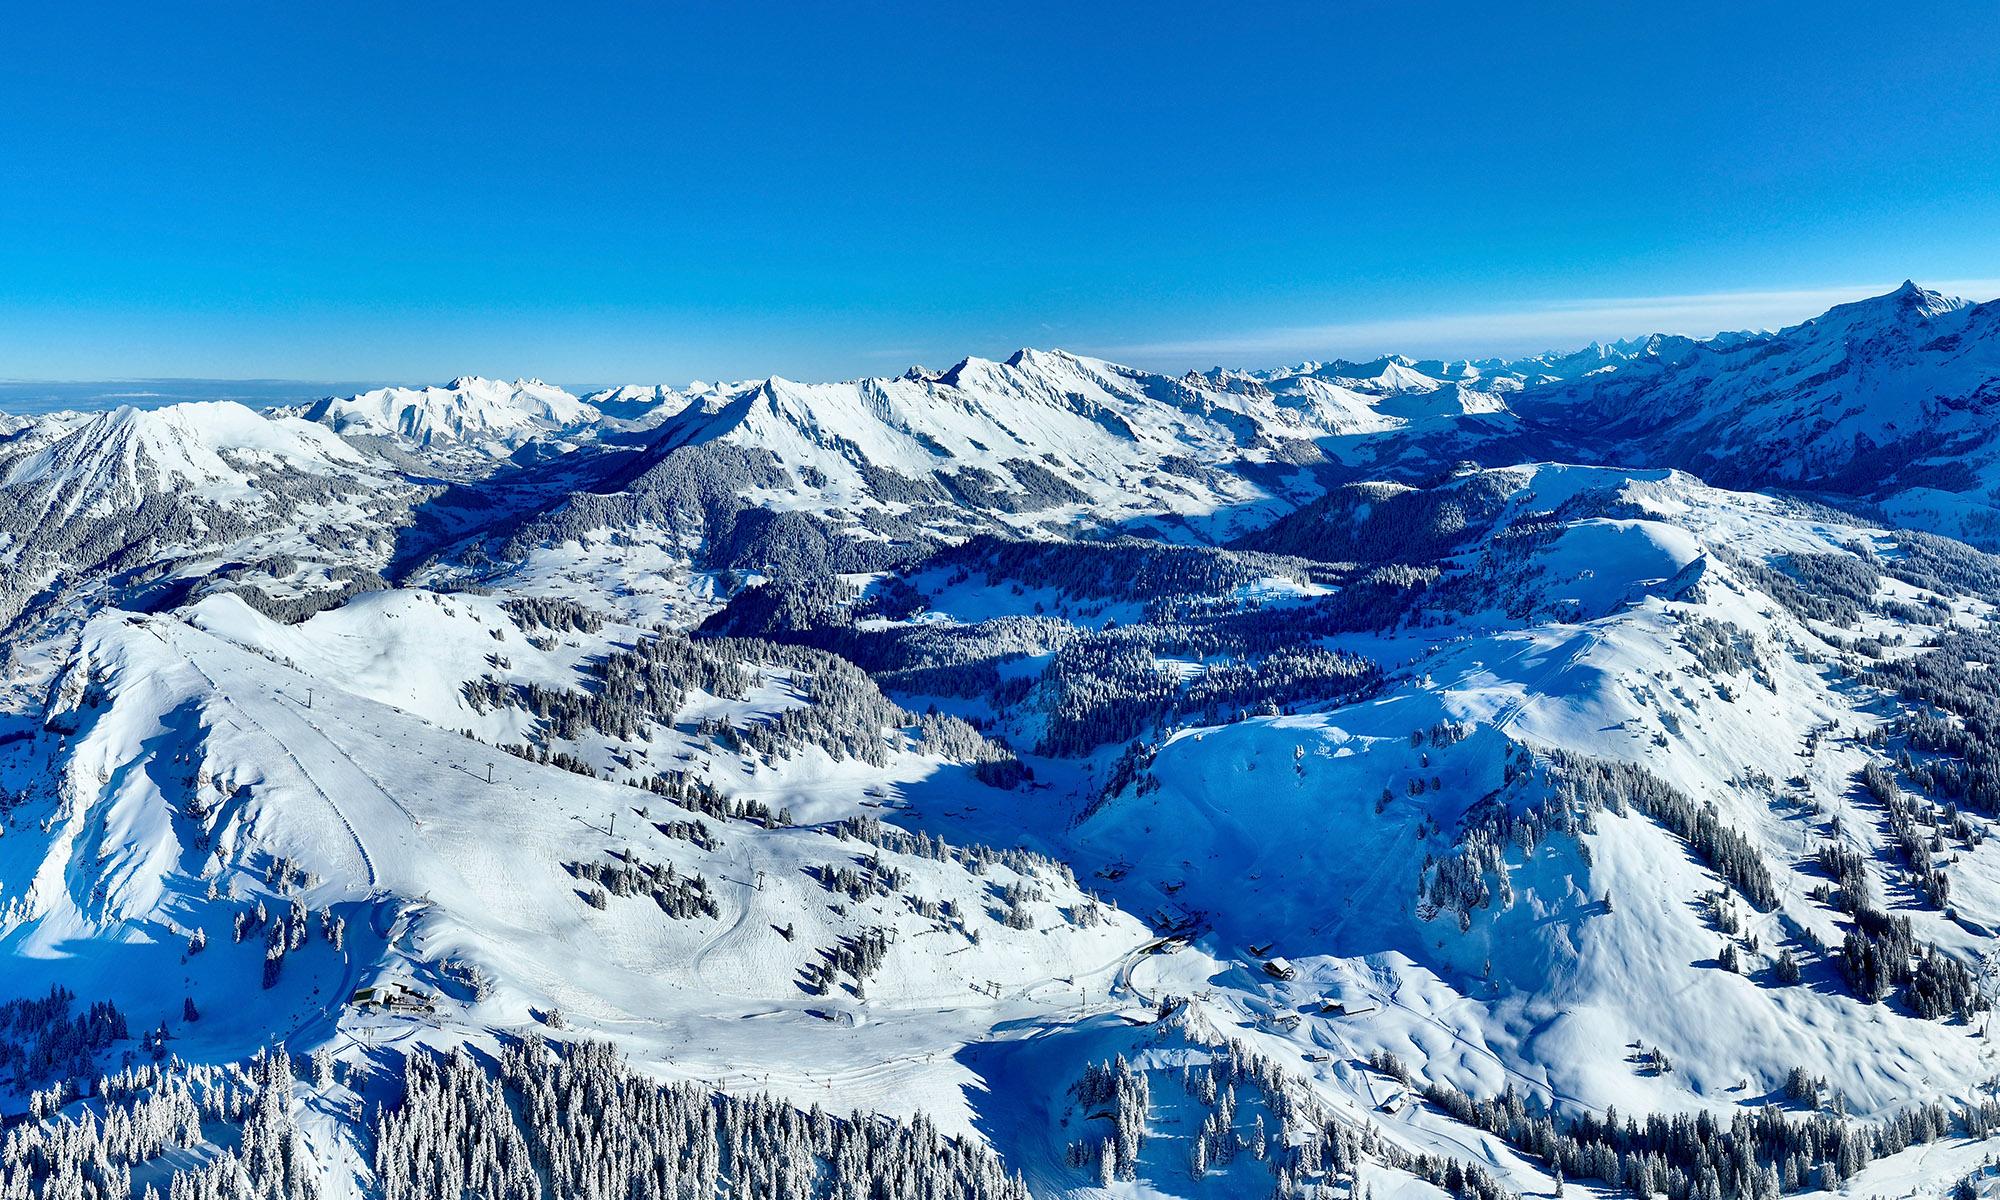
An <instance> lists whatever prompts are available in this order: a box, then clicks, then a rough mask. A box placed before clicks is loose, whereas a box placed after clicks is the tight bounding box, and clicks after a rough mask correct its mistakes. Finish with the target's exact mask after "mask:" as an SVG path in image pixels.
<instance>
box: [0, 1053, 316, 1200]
mask: <svg viewBox="0 0 2000 1200" xmlns="http://www.w3.org/2000/svg"><path fill="white" fill-rule="evenodd" d="M292 1087H293V1075H292V1064H291V1058H290V1057H289V1056H288V1055H286V1054H285V1053H284V1052H283V1050H282V1049H279V1050H277V1051H273V1052H265V1053H259V1054H258V1055H257V1057H256V1058H254V1059H252V1060H251V1061H250V1062H249V1063H248V1064H247V1065H244V1066H238V1065H236V1064H228V1065H221V1066H214V1065H196V1064H190V1063H185V1062H182V1061H180V1060H179V1059H172V1060H169V1061H168V1062H166V1063H164V1064H159V1065H148V1066H141V1067H134V1068H128V1069H126V1070H123V1071H120V1072H119V1073H118V1074H116V1075H112V1076H109V1077H106V1078H103V1079H100V1080H98V1081H97V1084H96V1088H95V1092H96V1096H97V1098H98V1103H97V1104H96V1105H95V1106H93V1107H88V1108H84V1109H83V1110H82V1111H81V1112H79V1113H77V1114H75V1115H71V1114H69V1113H67V1112H64V1113H55V1112H53V1111H52V1108H51V1106H49V1105H46V1104H43V1103H40V1102H38V1103H37V1104H35V1105H34V1106H33V1108H32V1110H31V1119H30V1120H27V1121H22V1122H18V1123H15V1124H13V1125H10V1126H9V1127H8V1128H7V1130H6V1132H5V1134H4V1135H0V1196H4V1197H6V1198H7V1200H29V1198H30V1197H35V1198H47V1200H55V1198H57V1197H60V1198H62V1200H131V1197H132V1196H133V1195H134V1191H133V1184H132V1173H133V1169H134V1168H135V1167H145V1168H149V1169H154V1170H159V1169H160V1168H162V1167H163V1160H165V1159H167V1157H168V1156H169V1155H176V1156H185V1155H186V1153H187V1152H189V1151H195V1150H205V1151H208V1153H207V1154H206V1156H205V1157H204V1158H203V1159H202V1161H201V1162H200V1164H199V1165H198V1166H194V1167H191V1168H186V1169H182V1170H178V1171H175V1172H173V1173H172V1174H170V1175H166V1176H165V1178H164V1182H165V1184H166V1200H243V1198H244V1197H251V1196H254V1197H258V1198H259V1200H317V1197H318V1195H319V1182H318V1172H317V1171H315V1170H313V1169H312V1164H311V1162H310V1160H309V1159H308V1158H307V1157H306V1154H305V1150H304V1147H303V1145H302V1144H301V1142H300V1141H299V1137H298V1130H297V1127H296V1126H295V1124H294V1123H293V1119H292ZM142 1194H143V1195H144V1197H145V1198H146V1200H161V1193H160V1190H159V1188H158V1187H157V1186H156V1185H153V1184H148V1185H147V1187H146V1189H145V1191H144V1192H143V1193H142Z"/></svg>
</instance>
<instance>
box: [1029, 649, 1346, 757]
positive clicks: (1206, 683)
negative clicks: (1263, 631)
mask: <svg viewBox="0 0 2000 1200" xmlns="http://www.w3.org/2000/svg"><path fill="white" fill-rule="evenodd" d="M1200 648H1201V644H1200V642H1199V641H1196V642H1195V644H1192V645H1191V644H1190V643H1189V642H1188V641H1185V640H1182V639H1180V638H1179V637H1178V636H1177V631H1176V630H1174V629H1173V628H1170V627H1169V628H1162V627H1159V626H1152V625H1135V626H1127V627H1125V628H1122V629H1113V630H1109V631H1107V632H1105V633H1100V634H1093V635H1091V636H1090V637H1088V638H1086V639H1084V640H1081V641H1077V642H1073V643H1071V644H1070V645H1068V646H1065V647H1064V648H1063V649H1061V650H1058V651H1057V652H1056V654H1055V657H1054V658H1053V659H1052V660H1051V661H1050V663H1049V666H1048V668H1047V670H1045V671H1044V672H1043V674H1042V677H1041V680H1040V682H1039V683H1038V684H1037V692H1038V694H1039V699H1040V703H1041V706H1042V707H1043V709H1044V711H1045V712H1046V714H1047V717H1046V721H1045V724H1044V726H1043V732H1042V737H1041V740H1040V742H1039V743H1037V746H1036V749H1037V751H1038V752H1039V753H1042V754H1049V755H1054V756H1058V757H1069V756H1076V755H1081V754H1087V753H1089V752H1090V751H1091V750H1093V749H1095V748H1096V747H1098V746H1101V745H1103V744H1105V743H1106V742H1124V741H1130V740H1131V739H1132V738H1133V737H1134V736H1135V735H1138V734H1140V733H1143V732H1146V731H1148V730H1151V729H1155V728H1159V727H1163V726H1166V725H1169V724H1175V723H1183V722H1193V723H1198V724H1206V725H1214V724H1222V723H1225V722H1230V721H1236V720H1241V719H1243V718H1244V717H1245V716H1250V715H1259V716H1262V715H1276V714H1278V713H1281V712H1285V711H1289V710H1290V709H1291V708H1292V707H1294V706H1296V705H1300V704H1313V703H1326V704H1345V703H1348V702H1351V701H1353V700H1357V699H1360V698H1362V697H1364V696H1367V695H1368V694H1370V693H1371V692H1372V691H1373V690H1374V689H1375V688H1376V687H1377V686H1378V685H1379V684H1380V682H1381V670H1380V668H1379V667H1377V666H1376V664H1375V663H1373V662H1371V661H1369V660H1368V659H1365V658H1362V657H1360V656H1358V655H1352V654H1348V653H1345V652H1344V651H1339V650H1327V649H1324V648H1321V647H1319V646H1313V645H1300V646H1293V647H1287V648H1281V649H1274V650H1271V651H1269V652H1268V653H1264V654H1262V655H1259V656H1257V657H1255V658H1254V659H1249V660H1243V659H1236V660H1231V661H1223V662H1217V663H1211V664H1204V665H1203V666H1201V667H1200V668H1199V669H1198V670H1197V671H1196V672H1195V673H1194V674H1193V675H1192V677H1191V678H1189V679H1188V680H1187V681H1186V682H1185V683H1183V682H1182V681H1181V680H1180V679H1179V678H1178V676H1177V674H1176V673H1174V672H1173V671H1171V670H1170V669H1163V668H1162V667H1161V666H1160V665H1159V660H1160V659H1162V658H1165V657H1168V656H1172V655H1176V654H1186V653H1188V652H1189V651H1197V652H1198V651H1199V649H1200Z"/></svg>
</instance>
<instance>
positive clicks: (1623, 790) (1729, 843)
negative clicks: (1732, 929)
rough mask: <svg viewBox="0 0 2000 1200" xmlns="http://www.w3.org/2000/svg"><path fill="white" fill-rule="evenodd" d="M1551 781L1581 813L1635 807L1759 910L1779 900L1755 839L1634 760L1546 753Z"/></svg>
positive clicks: (1566, 803)
mask: <svg viewBox="0 0 2000 1200" xmlns="http://www.w3.org/2000/svg"><path fill="white" fill-rule="evenodd" d="M1547 762H1548V769H1549V781H1550V783H1551V785H1552V786H1553V787H1554V788H1555V790H1556V794H1557V796H1558V797H1559V798H1560V799H1561V801H1562V802H1563V803H1564V804H1565V805H1577V806H1581V809H1582V810H1583V811H1585V812H1594V811H1596V810H1598V809H1610V810H1611V811H1612V812H1623V811H1624V810H1625V808H1626V806H1628V805H1629V806H1630V807H1632V808H1635V809H1637V810H1638V811H1639V812H1640V813H1642V814H1644V815H1645V816H1647V817H1650V818H1652V819H1653V820H1654V821H1656V822H1658V823H1659V824H1660V825H1662V826H1664V827H1665V828H1666V829H1667V830H1668V832H1670V833H1672V834H1673V835H1674V836H1676V837H1678V838H1680V839H1681V840H1682V841H1683V842H1686V843H1687V845H1688V848H1689V849H1690V850H1692V851H1693V852H1694V853H1695V855H1696V856H1697V857H1699V858H1700V859H1701V860H1702V861H1703V862H1705V863H1707V864H1708V866H1709V868H1710V869H1711V870H1713V871H1714V872H1715V873H1716V874H1717V875H1720V876H1722V878H1723V879H1724V880H1726V881H1728V882H1729V884H1730V885H1731V886H1733V887H1734V888H1735V889H1736V890H1737V891H1739V892H1741V893H1742V894H1743V897H1744V898H1745V899H1747V900H1748V901H1750V903H1751V904H1752V905H1754V906H1755V907H1756V908H1758V909H1759V910H1760V911H1763V912H1769V911H1770V910H1771V909H1772V908H1774V907H1776V905H1777V903H1778V887H1777V884H1776V883H1775V882H1774V881H1773V879H1772V877H1771V868H1770V867H1769V865H1767V864H1766V863H1765V861H1764V856H1763V854H1762V853H1760V852H1759V851H1758V849H1757V846H1756V843H1754V842H1752V841H1751V840H1750V839H1749V838H1747V837H1745V836H1743V834H1742V833H1740V832H1738V831H1737V830H1736V829H1735V828H1734V827H1732V826H1730V825H1728V824H1726V823H1725V822H1724V821H1723V820H1722V817H1721V815H1720V814H1718V813H1717V812H1716V810H1715V805H1714V804H1713V803H1710V802H1706V801H1703V802H1699V803H1697V802H1696V801H1695V800H1694V799H1692V798H1691V797H1689V796H1688V795H1687V794H1686V793H1685V792H1682V791H1681V790H1680V789H1678V788H1676V787H1674V786H1673V785H1672V784H1669V783H1668V782H1667V781H1666V780H1664V779H1661V778H1660V777H1659V776H1657V775H1655V774H1653V773H1652V772H1651V771H1648V770H1646V769H1645V768H1644V767H1641V766H1637V765H1634V764H1632V763H1622V762H1611V761H1608V760H1605V759H1598V758H1589V757H1586V756H1584V755H1580V754H1572V753H1570V752H1568V751H1564V750H1551V751H1549V752H1548V753H1547Z"/></svg>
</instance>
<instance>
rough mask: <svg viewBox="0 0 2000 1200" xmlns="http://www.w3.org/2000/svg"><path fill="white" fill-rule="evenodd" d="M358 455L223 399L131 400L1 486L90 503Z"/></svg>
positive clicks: (326, 465)
mask: <svg viewBox="0 0 2000 1200" xmlns="http://www.w3.org/2000/svg"><path fill="white" fill-rule="evenodd" d="M359 461H360V456H359V454H357V453H356V452H355V450H354V449H353V448H352V447H350V446H348V445H346V444H345V443H343V442H342V441H341V440H340V439H339V438H337V437H334V436H332V435H331V434H329V433H328V432H327V431H326V430H325V429H323V428H321V427H319V426H316V425H313V424H310V423H308V422H305V421H300V420H296V419H293V418H288V417H267V416H265V415H264V414H261V413H258V412H256V411H255V410H253V409H251V408H248V407H246V406H244V405H242V404H238V403H236V402H235V401H231V400H211V401H199V402H191V403H185V404H174V405H169V406H167V407H165V408H157V409H150V410H148V409H139V408H134V407H132V406H130V405H126V406H123V407H121V408H117V409H113V410H112V411H110V412H106V413H100V414H98V415H97V416H94V417H92V418H90V419H89V420H87V421H84V422H83V423H82V424H80V425H77V426H76V427H75V428H73V429H70V430H69V431H68V432H67V433H65V434H63V435H62V436H60V437H58V438H56V439H55V440H54V441H53V442H51V443H49V444H48V445H46V446H44V447H42V448H41V449H40V450H37V451H36V452H34V453H32V454H29V455H26V456H24V457H22V458H20V459H18V460H16V461H15V462H13V463H11V464H8V465H7V467H6V472H5V482H6V486H9V487H24V486H29V485H39V484H48V485H55V486H58V487H61V488H63V489H65V490H66V491H69V492H71V493H72V494H73V495H74V496H75V497H76V498H77V499H79V500H80V501H82V502H84V503H85V504H87V505H88V506H89V507H91V508H93V509H104V510H109V509H112V508H116V507H119V506H122V505H128V504H133V503H137V502H138V501H140V500H142V499H144V497H145V496H147V495H151V494H154V493H156V492H163V491H168V490H174V489H188V488H192V489H205V488H214V487H223V488H244V487H247V486H248V485H249V483H250V475H249V474H247V473H246V472H252V471H254V470H256V469H257V468H258V467H260V466H270V467H278V468H285V469H300V470H306V471H324V470H327V469H330V468H332V467H334V466H336V465H346V466H352V465H354V464H356V463H358V462H359Z"/></svg>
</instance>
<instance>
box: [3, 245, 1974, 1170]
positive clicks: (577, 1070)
mask: <svg viewBox="0 0 2000 1200" xmlns="http://www.w3.org/2000/svg"><path fill="white" fill-rule="evenodd" d="M1996 322H2000V304H1969V303H1966V302H1964V301H1960V300H1954V299H1950V298H1947V297H1943V296H1939V295H1937V294H1936V293H1933V292H1929V291H1926V290H1924V289H1922V288H1919V287H1917V286H1915V285H1914V284H1911V285H1905V286H1904V287H1902V288H1900V289H1897V290H1896V291H1894V292H1892V293H1890V294H1888V295H1885V296H1881V297H1877V298H1874V299H1871V300H1866V301H1862V302H1859V303H1856V304H1850V305H1842V306H1840V307H1837V308H1834V309H1832V310H1830V311H1829V312H1827V313H1826V314H1824V315H1822V316H1820V317H1818V318H1815V319H1814V320H1812V321H1808V322H1804V323H1802V324H1800V325H1797V326H1794V327H1791V328H1788V329H1783V330H1779V331H1776V332H1767V333H1733V334H1727V335H1723V336H1720V337H1716V338H1710V339H1704V340H1692V339H1687V338H1677V337H1667V336H1655V337H1646V338H1639V339H1635V340H1631V341H1625V342H1619V343H1616V344H1613V345H1609V346H1591V347H1587V348H1585V349H1584V350H1581V351H1578V352H1575V353H1566V354H1548V355H1538V356H1534V357H1531V358H1521V359H1509V360H1504V361H1503V360H1485V361H1460V362H1445V361H1435V360H1433V361H1420V360H1412V359H1407V358H1401V357H1387V358H1381V359H1376V360H1373V361H1369V362H1345V361H1342V362H1329V363H1321V362H1308V363H1301V364H1297V365H1295V366H1291V367H1286V368H1280V369H1273V370H1260V371H1235V370H1222V369H1217V370H1211V371H1194V372H1187V373H1185V374H1180V375H1172V374H1163V373H1157V372H1149V371H1144V370H1138V369H1134V368H1130V367H1124V366H1119V365H1117V364H1114V363H1110V362H1106V361H1102V360H1099V359H1094V358H1088V357H1082V356H1078V355H1074V354H1069V353H1065V352H1062V351H1053V350H1048V351H1044V350H1022V351H1019V352H1017V353H1015V354H1014V355H1012V356H1010V357H1008V358H1007V359H1005V360H1004V361H992V360H986V359H979V358H968V359H966V360H964V361H962V362H959V363H957V364H955V365H953V366H952V367H950V368H949V369H947V370H943V371H932V370H927V369H923V368H912V369H910V370H909V371H907V372H905V373H903V374H901V375H898V376H894V377H888V378H879V379H864V380H856V381H848V382H838V383H799V382H794V381H790V380H785V379H780V378H769V379H763V380H756V381H748V382H739V383H727V384H721V383H718V384H709V383H701V384H695V385H690V386H687V387H683V388H671V387H665V386H646V385H637V386H629V387H619V388H612V389H605V390H600V391H593V392H587V393H584V394H576V393H572V392H570V391H567V390H565V389H562V388H559V387H555V386H552V385H549V384H547V383H543V382H540V381H536V380H517V381H513V382H505V381H499V380H489V379H482V378H474V377H466V378H460V379H456V380H453V381H451V382H449V383H446V384H439V385H434V386H412V387H374V388H357V389H355V390H354V391H353V392H352V393H351V394H347V395H343V396H336V397H316V396H311V395H303V396H289V397H287V396H282V395H277V394H272V395H268V396H266V397H264V398H263V400H260V401H259V402H257V403H248V402H239V401H237V400H229V399H217V400H209V401H202V402H179V403H171V404H166V405H163V406H157V407H141V406H136V405H127V406H119V407H114V408H111V409H109V410H105V411H71V412H55V413H34V414H15V415H12V416H9V417H6V418H0V1126H4V1128H0V1151H4V1152H0V1197H8V1198H12V1197H42V1196H63V1197H74V1198H76V1200H130V1198H131V1197H133V1196H135V1195H137V1196H144V1195H147V1194H149V1193H150V1194H156V1195H158V1196H164V1197H167V1200H223V1198H225V1197H230V1198H233V1197H239V1196H250V1195H254V1196H260V1197H266V1196H268V1197H283V1198H284V1200H306V1198H308V1197H323V1198H325V1200H333V1198H334V1197H345V1196H366V1197H371V1198H374V1197H380V1198H381V1200H428V1198H429V1197H432V1196H446V1195H450V1196H504V1197H509V1198H513V1197H520V1198H522V1200H526V1198H529V1197H536V1196H545V1195H563V1196H579V1197H581V1196H606V1197H609V1196H621V1197H651V1196H702V1197H711V1196H724V1195H727V1196H739V1195H740V1196H760V1197H761V1196H774V1197H800V1198H805V1197H810V1198H811V1200H836V1198H839V1197H850V1196H852V1197H863V1196H865V1197H869V1198H871V1200H876V1198H880V1200H932V1198H935V1197H953V1198H955V1200H1025V1198H1026V1197H1036V1198H1042V1197H1060V1198H1063V1200H1103V1198H1104V1197H1125V1196H1172V1197H1189V1198H1193V1200H1233V1198H1235V1197H1240V1196H1275V1197H1278V1198H1279V1200H1307V1198H1311V1200H1324V1198H1326V1197H1339V1198H1341V1200H1363V1198H1365V1197H1371V1196H1373V1197H1380V1198H1382V1200H1442V1198H1443V1197H1446V1196H1450V1197H1453V1198H1455V1200H1519V1198H1523V1197H1529V1196H1535V1197H1549V1196H1589V1197H1610V1196H1614V1195H1624V1194H1636V1195H1643V1196H1647V1197H1652V1196H1657V1195H1665V1196H1667V1197H1668V1198H1669V1200H1776V1198H1777V1197H1780V1196H1789V1195H1807V1196H1814V1197H1819V1198H1824V1200H1832V1198H1833V1197H1834V1196H1838V1195H1875V1196H1892V1195H1894V1196H1911V1195H1923V1196H1942V1195H1945V1194H1947V1193H1951V1194H1952V1195H1954V1197H1955V1200H1963V1198H1964V1197H1965V1196H1966V1195H1967V1194H1968V1190H1969V1192H1970V1194H1971V1195H1973V1196H1975V1197H1988V1198H1990V1196H1991V1193H1992V1190H1993V1187H1994V1184H1993V1177H1992V1175H1991V1172H1990V1164H1991V1163H1992V1161H1993V1160H1994V1157H1995V1155H1996V1153H2000V1136H1996V1134H1995V1131H1996V1130H2000V1102H1996V1100H1995V1099H1994V1096H1993V1092H1994V1084H1993V1078H1994V1067H1993V1064H1992V1061H1991V1054H1990V1051H1989V1048H1988V1042H1987V1040H1986V1037H1985V1030H1986V1027H1987V1024H1988V1022H1989V1020H1990V1018H1991V1015H1992V1010H1993V1008H1994V1006H1995V1005H1996V1003H2000V990H1996V986H1995V964H1996V963H2000V838H1996V837H1995V836H1994V835H1995V834H1996V833H2000V639H1996V637H1995V636H1994V630H1995V628H1996V622H2000V555H1995V554H1993V553H1989V551H1991V550H1993V549H1996V548H2000V519H1996V507H1997V506H2000V420H1996V419H1995V418H1996V415H2000V414H1996V411H1995V410H1996V408H2000V340H1996V333H1995V325H1996ZM266 401H282V402H272V403H267V402H266Z"/></svg>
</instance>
